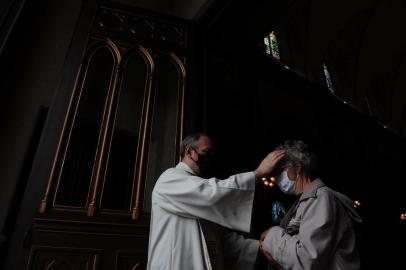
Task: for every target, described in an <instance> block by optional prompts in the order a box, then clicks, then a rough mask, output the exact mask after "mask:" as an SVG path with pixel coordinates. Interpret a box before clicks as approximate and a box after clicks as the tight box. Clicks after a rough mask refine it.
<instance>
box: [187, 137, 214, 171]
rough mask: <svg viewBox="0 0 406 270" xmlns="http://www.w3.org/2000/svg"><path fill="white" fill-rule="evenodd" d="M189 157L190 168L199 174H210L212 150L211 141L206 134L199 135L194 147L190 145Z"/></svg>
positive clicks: (212, 157)
mask: <svg viewBox="0 0 406 270" xmlns="http://www.w3.org/2000/svg"><path fill="white" fill-rule="evenodd" d="M188 152H189V157H190V159H191V161H192V163H193V164H191V165H192V166H191V168H192V169H193V170H194V171H195V172H196V173H198V174H199V175H201V176H204V177H208V176H210V175H209V174H210V171H211V169H212V165H213V159H214V150H213V143H212V141H211V140H210V138H209V137H207V136H201V137H200V138H199V140H198V141H197V146H196V147H190V149H189V151H188Z"/></svg>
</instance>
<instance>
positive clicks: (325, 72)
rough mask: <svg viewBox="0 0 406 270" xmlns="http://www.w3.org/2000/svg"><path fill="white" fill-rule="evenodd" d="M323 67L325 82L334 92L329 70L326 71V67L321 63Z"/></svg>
mask: <svg viewBox="0 0 406 270" xmlns="http://www.w3.org/2000/svg"><path fill="white" fill-rule="evenodd" d="M323 69H324V77H325V78H326V84H327V88H328V89H329V90H330V91H331V92H332V93H334V88H333V83H332V81H331V76H330V72H329V71H328V68H327V66H326V65H325V64H323Z"/></svg>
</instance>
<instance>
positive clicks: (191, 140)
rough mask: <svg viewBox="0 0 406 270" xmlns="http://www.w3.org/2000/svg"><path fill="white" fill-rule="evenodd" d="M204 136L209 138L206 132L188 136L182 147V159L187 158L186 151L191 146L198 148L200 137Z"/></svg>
mask: <svg viewBox="0 0 406 270" xmlns="http://www.w3.org/2000/svg"><path fill="white" fill-rule="evenodd" d="M202 136H206V137H209V136H207V134H206V133H204V132H199V133H195V134H191V135H189V136H186V137H185V139H183V141H182V144H181V145H180V156H181V158H184V157H185V154H186V149H187V148H188V146H191V147H193V148H197V147H198V145H197V141H198V140H199V139H200V137H202Z"/></svg>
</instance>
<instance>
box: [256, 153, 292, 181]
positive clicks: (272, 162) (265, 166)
mask: <svg viewBox="0 0 406 270" xmlns="http://www.w3.org/2000/svg"><path fill="white" fill-rule="evenodd" d="M284 155H285V151H283V150H278V151H273V152H271V153H269V154H268V155H267V156H266V157H265V158H264V160H262V162H261V164H259V166H258V168H257V169H256V170H255V171H254V173H255V176H256V177H257V178H262V177H265V176H268V175H269V174H270V173H271V172H272V170H273V169H274V168H275V166H276V164H278V161H279V160H280V159H281V158H283V156H284Z"/></svg>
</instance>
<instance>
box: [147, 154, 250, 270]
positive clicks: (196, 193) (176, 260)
mask: <svg viewBox="0 0 406 270" xmlns="http://www.w3.org/2000/svg"><path fill="white" fill-rule="evenodd" d="M254 191H255V175H254V173H253V172H248V173H242V174H237V175H233V176H231V177H229V178H227V179H225V180H219V179H216V178H210V179H204V178H201V177H198V176H196V175H195V174H194V172H193V171H192V169H190V168H189V167H188V166H187V165H186V164H185V163H183V162H180V163H179V164H178V165H177V166H176V167H175V168H171V169H168V170H166V171H165V172H164V173H163V174H162V175H161V176H160V177H159V179H158V180H157V182H156V184H155V187H154V189H153V191H152V210H151V228H150V235H149V247H148V266H147V270H207V269H210V262H208V254H207V248H206V244H207V243H206V242H205V241H204V240H203V239H204V238H210V237H212V238H213V235H215V234H212V235H206V230H205V228H203V231H205V234H203V233H202V227H201V223H205V222H206V221H202V222H201V221H200V219H204V220H208V221H210V222H214V223H217V224H219V225H221V226H224V227H227V228H231V229H234V230H238V231H242V232H249V231H250V226H251V214H252V205H253V199H254ZM216 226H217V225H216ZM214 238H216V236H215V237H214ZM218 238H220V237H218ZM224 238H227V239H228V242H227V244H229V243H230V240H231V239H232V242H233V244H232V246H230V247H228V246H225V247H224V248H222V250H221V252H226V251H227V250H230V251H231V254H232V255H231V256H235V258H234V265H236V266H234V267H237V268H233V269H232V270H238V269H241V270H249V269H252V268H253V266H254V264H255V261H256V256H257V252H258V241H257V240H248V239H245V241H243V240H242V237H235V236H230V235H228V236H226V237H224ZM206 240H208V242H209V243H210V239H206ZM214 240H220V239H214ZM224 256H226V255H224ZM229 259H231V260H233V258H229ZM216 266H217V267H218V269H223V268H222V267H221V265H216Z"/></svg>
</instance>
